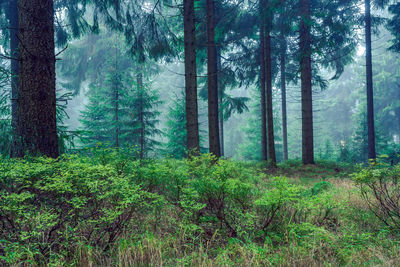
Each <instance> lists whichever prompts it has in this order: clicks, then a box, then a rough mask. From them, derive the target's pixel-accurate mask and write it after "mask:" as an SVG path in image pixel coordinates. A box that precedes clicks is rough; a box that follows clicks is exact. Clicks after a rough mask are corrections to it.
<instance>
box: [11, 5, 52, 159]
mask: <svg viewBox="0 0 400 267" xmlns="http://www.w3.org/2000/svg"><path fill="white" fill-rule="evenodd" d="M18 19H19V40H20V44H19V51H20V55H19V59H20V66H19V67H20V72H19V91H18V127H17V135H18V136H17V139H18V140H16V141H17V149H16V150H17V151H16V156H19V157H22V156H24V155H25V154H27V153H29V154H30V155H45V156H48V157H53V158H56V157H58V155H59V151H58V136H57V122H56V90H55V89H56V83H55V81H56V75H55V63H56V59H55V54H54V48H55V47H54V7H53V0H18Z"/></svg>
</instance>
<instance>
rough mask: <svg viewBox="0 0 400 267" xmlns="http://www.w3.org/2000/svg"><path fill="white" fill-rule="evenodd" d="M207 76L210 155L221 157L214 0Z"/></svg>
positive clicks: (209, 10) (209, 22) (209, 18)
mask: <svg viewBox="0 0 400 267" xmlns="http://www.w3.org/2000/svg"><path fill="white" fill-rule="evenodd" d="M206 5H207V6H206V11H207V74H208V138H209V149H210V153H211V154H213V155H215V156H216V157H217V158H219V157H220V156H221V146H220V141H219V125H218V117H219V116H218V113H219V110H218V73H217V72H218V71H217V47H216V44H215V14H214V13H215V9H214V0H207V3H206Z"/></svg>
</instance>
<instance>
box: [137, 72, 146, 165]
mask: <svg viewBox="0 0 400 267" xmlns="http://www.w3.org/2000/svg"><path fill="white" fill-rule="evenodd" d="M137 84H138V87H139V99H140V101H139V109H140V111H139V122H140V154H139V158H140V159H143V158H144V149H145V142H146V140H145V130H146V129H145V125H144V111H143V73H142V69H141V68H140V67H139V69H138V75H137Z"/></svg>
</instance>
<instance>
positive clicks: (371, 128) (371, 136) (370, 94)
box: [365, 0, 376, 159]
mask: <svg viewBox="0 0 400 267" xmlns="http://www.w3.org/2000/svg"><path fill="white" fill-rule="evenodd" d="M365 48H366V50H365V54H366V67H367V69H366V78H367V124H368V158H369V159H375V158H376V151H375V125H374V91H373V81H372V47H371V3H370V0H365Z"/></svg>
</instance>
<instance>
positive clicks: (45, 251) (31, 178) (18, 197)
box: [0, 157, 160, 263]
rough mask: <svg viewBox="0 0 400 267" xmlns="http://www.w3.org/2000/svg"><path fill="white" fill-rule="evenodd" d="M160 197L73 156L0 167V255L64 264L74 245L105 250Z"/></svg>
mask: <svg viewBox="0 0 400 267" xmlns="http://www.w3.org/2000/svg"><path fill="white" fill-rule="evenodd" d="M159 201H160V197H159V196H157V195H155V194H151V193H148V192H146V191H142V190H141V189H140V186H139V185H136V184H134V183H132V182H131V178H130V177H127V176H124V175H119V174H118V173H117V171H116V170H115V169H114V168H112V167H110V166H102V165H93V164H89V163H87V162H81V161H80V160H77V159H75V158H73V157H71V158H67V159H64V160H62V161H55V160H52V159H44V158H38V159H32V160H30V161H27V160H10V161H8V162H5V163H1V164H0V225H1V227H0V255H1V257H2V259H3V260H4V261H5V262H7V263H16V262H20V261H28V262H33V261H34V262H46V261H47V260H49V259H52V258H54V257H56V258H58V260H59V258H60V257H61V258H65V259H70V257H72V254H73V253H74V251H75V250H76V248H77V246H78V244H80V243H84V244H87V245H90V246H96V247H99V248H101V249H103V250H107V249H108V248H109V247H110V246H112V245H113V243H114V242H115V241H116V240H117V239H118V237H119V236H120V235H121V234H122V233H124V231H125V230H126V228H127V227H128V226H130V224H131V221H132V220H133V219H137V218H138V217H140V216H139V214H140V213H143V212H146V210H148V209H149V208H150V207H153V206H154V205H158V204H159V203H160V202H159Z"/></svg>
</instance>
